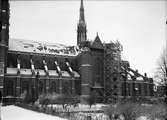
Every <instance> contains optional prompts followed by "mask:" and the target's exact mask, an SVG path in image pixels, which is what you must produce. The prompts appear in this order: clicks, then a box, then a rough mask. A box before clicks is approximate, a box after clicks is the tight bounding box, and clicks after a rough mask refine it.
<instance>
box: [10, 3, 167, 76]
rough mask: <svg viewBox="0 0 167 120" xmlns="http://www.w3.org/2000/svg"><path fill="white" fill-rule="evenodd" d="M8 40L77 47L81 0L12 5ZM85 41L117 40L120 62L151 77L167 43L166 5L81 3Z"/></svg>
mask: <svg viewBox="0 0 167 120" xmlns="http://www.w3.org/2000/svg"><path fill="white" fill-rule="evenodd" d="M10 3H11V4H10V7H11V15H10V37H11V38H21V39H30V40H37V41H48V42H54V43H63V44H68V45H76V42H77V39H76V38H77V34H76V30H77V23H78V20H79V7H80V0H78V1H11V2H10ZM84 8H85V19H86V23H87V30H88V39H91V40H93V39H94V38H95V36H96V32H98V33H99V37H100V38H101V40H102V42H109V41H115V40H117V39H118V40H119V41H120V42H121V44H122V45H123V58H124V59H126V60H128V61H129V62H130V64H131V66H132V68H134V69H138V70H139V72H141V73H144V72H147V73H148V74H149V75H152V74H153V72H154V69H155V67H156V62H157V59H158V57H159V56H160V53H161V51H162V48H163V47H164V45H165V42H166V40H167V35H166V34H167V25H166V24H165V20H166V19H167V1H158V0H157V1H131V0H129V1H128V0H127V1H123V0H122V1H102V0H101V1H84Z"/></svg>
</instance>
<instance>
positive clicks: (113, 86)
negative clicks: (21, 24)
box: [0, 0, 154, 102]
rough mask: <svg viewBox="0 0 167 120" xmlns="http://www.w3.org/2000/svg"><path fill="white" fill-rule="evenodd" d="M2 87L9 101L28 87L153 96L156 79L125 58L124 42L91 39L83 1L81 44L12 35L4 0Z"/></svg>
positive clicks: (32, 91)
mask: <svg viewBox="0 0 167 120" xmlns="http://www.w3.org/2000/svg"><path fill="white" fill-rule="evenodd" d="M0 5H1V6H0V13H1V14H0V27H1V29H0V30H1V31H0V91H1V93H2V94H3V98H4V101H5V100H6V101H8V100H9V99H18V98H19V97H20V96H21V94H23V93H24V92H26V93H27V94H29V95H30V96H32V97H35V98H38V96H39V95H40V94H43V93H53V92H55V93H58V94H64V95H74V96H75V95H77V96H80V97H81V98H83V99H84V98H87V97H89V96H90V95H91V93H94V94H95V96H96V99H97V102H102V101H104V100H107V101H111V102H112V101H113V100H117V99H122V98H125V97H126V98H130V97H136V98H137V97H140V98H150V97H151V96H153V95H154V91H153V86H154V84H153V79H152V78H148V77H147V74H146V73H145V74H144V75H142V74H140V73H139V72H138V71H137V70H133V69H132V68H131V67H130V64H129V62H128V61H124V60H122V59H121V52H122V45H121V44H120V43H119V42H118V41H117V42H110V43H102V42H101V39H100V36H99V35H98V33H97V35H96V37H95V39H94V40H93V41H89V40H88V39H87V25H86V22H85V21H86V20H85V17H84V5H83V0H81V4H80V11H79V12H80V15H79V22H78V24H77V46H66V45H63V44H53V43H41V42H37V41H33V40H22V39H13V38H10V37H9V16H10V15H9V13H10V11H9V10H10V9H9V8H10V7H9V1H8V0H0Z"/></svg>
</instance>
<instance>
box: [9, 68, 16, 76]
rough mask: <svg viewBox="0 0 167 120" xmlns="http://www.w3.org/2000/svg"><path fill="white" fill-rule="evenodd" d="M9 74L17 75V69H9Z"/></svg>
mask: <svg viewBox="0 0 167 120" xmlns="http://www.w3.org/2000/svg"><path fill="white" fill-rule="evenodd" d="M7 74H11V75H16V74H17V68H7Z"/></svg>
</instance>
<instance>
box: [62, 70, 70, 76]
mask: <svg viewBox="0 0 167 120" xmlns="http://www.w3.org/2000/svg"><path fill="white" fill-rule="evenodd" d="M61 73H62V76H63V77H70V74H69V73H68V72H67V71H61Z"/></svg>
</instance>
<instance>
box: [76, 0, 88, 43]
mask: <svg viewBox="0 0 167 120" xmlns="http://www.w3.org/2000/svg"><path fill="white" fill-rule="evenodd" d="M86 32H87V30H86V23H85V16H84V7H83V0H81V6H80V16H79V23H78V26H77V45H78V46H80V44H81V43H82V42H83V41H86V40H87V34H86Z"/></svg>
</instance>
